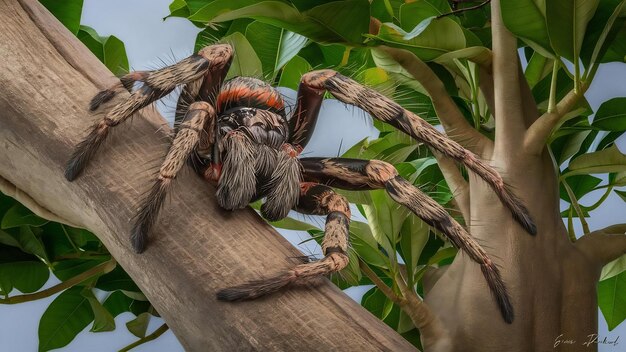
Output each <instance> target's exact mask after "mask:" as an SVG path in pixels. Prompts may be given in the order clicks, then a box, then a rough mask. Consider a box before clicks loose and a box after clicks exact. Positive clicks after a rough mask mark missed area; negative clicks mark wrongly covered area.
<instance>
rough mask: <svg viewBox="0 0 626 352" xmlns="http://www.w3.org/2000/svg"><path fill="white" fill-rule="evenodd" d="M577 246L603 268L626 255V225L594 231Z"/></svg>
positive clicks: (582, 238)
mask: <svg viewBox="0 0 626 352" xmlns="http://www.w3.org/2000/svg"><path fill="white" fill-rule="evenodd" d="M575 246H576V247H577V248H578V249H580V251H582V252H583V253H584V254H585V255H586V256H587V257H589V258H591V259H592V260H596V261H598V262H599V263H600V264H601V265H602V266H603V265H605V264H607V263H609V262H611V261H613V260H615V259H617V258H619V257H620V256H622V255H624V254H626V224H617V225H612V226H609V227H606V228H603V229H600V230H596V231H593V232H591V233H589V234H587V235H584V236H583V237H581V238H580V239H579V240H578V241H577V242H576V243H575Z"/></svg>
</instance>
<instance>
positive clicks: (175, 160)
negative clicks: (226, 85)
mask: <svg viewBox="0 0 626 352" xmlns="http://www.w3.org/2000/svg"><path fill="white" fill-rule="evenodd" d="M215 118H216V113H215V109H214V108H213V107H212V106H211V105H210V104H209V103H207V102H195V103H193V104H191V106H190V107H189V109H188V110H187V113H186V114H185V118H184V119H183V122H182V123H181V125H180V126H179V127H178V130H177V132H176V137H174V141H173V142H172V146H171V147H170V149H169V151H168V152H167V156H166V157H165V160H164V161H163V164H161V168H160V169H159V174H158V176H157V179H156V180H155V182H154V185H153V186H152V188H151V189H150V192H149V193H148V195H147V196H146V197H145V198H144V199H143V201H142V202H141V206H140V209H139V212H138V213H137V217H136V219H135V224H134V226H133V229H132V232H131V235H130V240H131V243H132V246H133V249H134V250H135V251H136V252H137V253H141V252H143V251H144V250H145V248H146V244H147V241H148V234H149V233H150V229H151V228H152V226H153V225H154V223H155V222H156V219H157V216H158V214H159V210H160V209H161V207H162V206H163V201H164V200H165V195H166V194H167V191H168V190H169V188H170V187H171V185H172V182H173V180H174V178H176V175H177V174H178V172H179V171H180V169H181V168H182V167H183V165H184V164H185V162H186V161H187V160H188V159H189V156H190V155H191V154H192V153H193V152H194V151H195V150H196V148H197V147H198V144H199V143H200V141H201V140H202V139H203V135H204V134H209V135H208V136H206V139H208V141H209V143H211V142H212V141H213V140H214V138H213V136H212V135H211V131H213V128H212V125H213V124H215ZM207 131H208V132H207Z"/></svg>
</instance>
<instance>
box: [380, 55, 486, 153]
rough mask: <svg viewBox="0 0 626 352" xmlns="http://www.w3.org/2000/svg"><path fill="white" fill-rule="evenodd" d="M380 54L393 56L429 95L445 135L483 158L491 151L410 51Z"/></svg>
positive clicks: (434, 77) (435, 76) (429, 71)
mask: <svg viewBox="0 0 626 352" xmlns="http://www.w3.org/2000/svg"><path fill="white" fill-rule="evenodd" d="M379 49H380V50H382V51H384V52H385V53H386V54H387V55H389V56H391V58H393V59H394V60H395V61H396V62H398V64H400V66H402V67H403V68H404V69H405V70H406V71H407V72H408V73H409V74H410V75H411V76H412V77H413V78H414V79H415V80H417V81H418V82H419V83H420V84H421V85H422V86H423V87H424V89H426V92H428V95H430V98H431V100H432V102H433V106H434V107H435V111H436V113H437V117H439V121H441V125H442V126H443V128H444V129H445V131H446V134H447V135H448V136H449V137H450V138H451V139H453V140H455V141H456V142H458V143H459V144H461V145H462V146H463V147H465V148H467V149H469V150H471V151H472V152H474V153H476V154H478V155H481V156H484V152H485V150H490V149H491V147H490V146H491V144H492V142H491V140H489V139H488V138H487V137H485V136H483V135H482V134H480V132H478V131H477V130H475V129H474V128H473V127H472V126H471V125H470V124H469V123H468V122H467V120H466V119H465V117H464V116H463V114H462V113H461V111H460V110H459V108H458V107H457V106H456V104H455V103H454V101H453V100H452V98H451V97H450V95H448V92H447V91H446V88H445V86H444V84H443V82H442V81H441V80H440V79H439V77H437V75H436V74H435V73H434V72H433V70H431V69H430V67H428V65H426V64H425V63H424V62H423V61H422V60H420V59H419V58H418V57H417V56H415V54H413V53H411V52H410V51H407V50H402V49H397V48H391V47H387V46H380V47H379Z"/></svg>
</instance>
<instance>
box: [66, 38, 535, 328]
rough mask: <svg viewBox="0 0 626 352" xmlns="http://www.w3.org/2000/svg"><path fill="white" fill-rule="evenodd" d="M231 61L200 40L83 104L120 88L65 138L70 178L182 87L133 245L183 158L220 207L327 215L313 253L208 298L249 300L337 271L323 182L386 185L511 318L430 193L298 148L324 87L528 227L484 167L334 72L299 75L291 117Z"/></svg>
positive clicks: (385, 167) (497, 289)
mask: <svg viewBox="0 0 626 352" xmlns="http://www.w3.org/2000/svg"><path fill="white" fill-rule="evenodd" d="M232 58H233V49H232V48H231V46H229V45H227V44H217V45H211V46H208V47H205V48H203V49H202V50H200V51H199V52H198V53H197V54H194V55H192V56H190V57H188V58H186V59H184V60H182V61H180V62H178V63H176V64H174V65H172V66H168V67H165V68H162V69H158V70H154V71H138V72H131V73H129V74H127V75H125V76H123V77H122V78H121V79H120V82H119V83H118V84H116V85H115V86H113V87H111V88H109V89H106V90H104V91H101V92H100V93H98V94H97V95H96V96H95V97H94V98H93V100H92V101H91V105H90V110H91V111H93V110H96V109H97V108H98V107H99V106H100V105H101V104H103V103H105V102H107V101H109V100H111V99H112V98H113V97H114V96H115V95H116V94H117V93H119V92H121V91H123V90H124V89H126V90H128V91H129V92H130V93H131V95H130V97H129V98H128V99H127V100H126V101H124V102H121V103H119V104H118V105H117V106H115V107H114V108H112V109H111V110H110V111H109V112H108V113H107V114H106V116H105V117H104V118H103V119H102V120H100V121H98V122H97V123H95V124H94V125H93V127H92V129H91V131H90V132H89V134H88V135H87V137H86V138H85V139H84V140H83V141H82V142H80V143H79V144H78V145H77V146H76V148H75V151H74V153H73V154H72V156H71V158H70V160H69V162H68V164H67V168H66V170H65V177H66V178H67V179H68V180H69V181H72V180H74V179H75V178H76V177H77V176H78V175H79V174H80V173H81V171H82V170H83V169H84V168H85V166H86V164H87V163H88V161H89V160H90V159H91V158H92V156H93V155H94V153H95V152H96V150H97V149H98V148H99V147H100V146H101V144H102V143H103V142H104V140H105V139H106V137H107V135H108V134H109V131H110V129H111V128H112V127H114V126H117V125H119V124H120V123H122V122H124V121H126V120H127V119H128V118H129V117H131V116H132V115H133V114H134V113H135V112H136V111H138V110H139V109H141V108H143V107H145V106H147V105H149V104H151V103H152V102H154V101H156V100H158V99H160V98H162V97H163V96H165V95H167V94H168V93H170V92H171V91H172V90H173V89H174V88H176V87H179V86H182V92H181V95H180V97H179V100H178V106H177V115H176V120H177V121H179V122H180V125H179V126H178V127H177V129H176V135H175V137H174V139H173V142H172V145H171V147H170V149H169V151H168V153H167V156H166V157H165V161H164V162H163V164H162V166H161V168H160V170H159V173H158V176H157V177H156V180H155V182H154V185H153V187H152V188H151V190H150V191H149V193H148V195H147V196H146V198H145V199H144V200H143V202H142V203H141V206H140V210H139V212H138V214H137V217H136V221H135V224H134V227H133V229H132V233H131V235H130V238H131V242H132V246H133V248H134V250H135V251H136V252H138V253H141V252H142V251H144V250H145V248H146V244H147V239H148V234H149V233H150V229H151V228H152V226H153V225H154V224H155V221H156V218H157V215H158V212H159V210H160V209H161V207H162V205H163V201H164V199H165V195H166V192H167V191H168V190H169V189H170V187H171V185H172V182H173V180H174V178H175V177H176V175H177V173H178V172H179V171H180V170H181V168H182V167H183V165H184V164H185V163H186V162H188V163H189V164H190V165H191V166H192V167H193V169H194V170H195V171H196V172H197V173H198V174H199V175H200V176H201V177H203V178H204V179H205V180H207V181H208V182H211V183H217V200H218V203H219V205H220V206H221V207H222V208H224V209H229V210H234V209H241V208H244V207H246V206H247V205H248V204H249V203H250V202H251V201H254V200H257V199H261V198H265V203H264V204H263V206H262V207H261V214H262V215H263V217H264V218H266V219H268V220H272V221H274V220H279V219H282V218H284V217H286V216H287V213H288V212H289V211H290V210H291V209H295V210H296V211H299V212H301V213H305V214H316V215H326V225H325V235H324V239H323V241H322V250H323V252H324V258H323V259H321V260H319V261H316V262H311V263H304V264H300V265H297V266H295V267H294V268H293V269H292V270H289V271H287V272H284V273H282V274H279V275H277V276H274V277H270V278H267V279H264V280H258V281H252V282H248V283H246V284H243V285H240V286H237V287H231V288H226V289H223V290H221V291H219V292H218V293H217V298H218V299H220V300H226V301H235V300H243V299H252V298H256V297H259V296H262V295H265V294H268V293H272V292H274V291H277V290H279V289H281V288H283V287H286V286H294V285H299V284H302V283H308V282H312V281H313V280H314V279H316V278H319V277H321V276H323V275H327V274H330V273H333V272H337V271H339V270H341V269H343V268H344V267H346V265H347V264H348V255H347V250H348V234H349V224H350V207H349V203H348V202H347V200H346V199H345V198H344V197H343V196H341V195H339V194H337V193H335V191H334V190H333V188H332V187H335V188H341V189H347V190H372V189H385V190H387V192H388V193H389V195H390V196H391V198H392V199H394V200H395V201H396V202H398V203H400V204H402V205H404V206H406V207H407V208H409V209H410V210H411V211H412V212H413V213H415V214H416V215H417V216H419V217H420V218H422V219H423V220H424V221H425V222H426V223H428V224H429V225H431V226H432V227H434V228H435V229H437V230H439V231H440V232H441V233H443V234H444V235H445V236H447V238H448V239H449V240H450V241H451V242H452V243H453V244H454V245H455V246H456V247H458V248H460V249H461V250H463V251H464V252H465V253H467V254H468V255H469V256H470V258H471V259H472V260H473V261H475V262H476V263H478V264H480V267H481V269H482V272H483V275H484V277H485V279H486V281H487V284H488V286H489V289H490V290H491V292H492V294H493V296H494V297H495V299H496V301H497V303H498V306H499V308H500V311H501V313H502V316H503V318H504V320H505V321H507V322H509V323H510V322H512V320H513V307H512V305H511V302H510V298H509V296H508V294H507V292H506V288H505V285H504V283H503V281H502V278H501V276H500V273H499V270H498V268H497V266H496V265H495V264H494V263H493V262H492V261H491V259H490V258H489V257H488V255H487V253H486V252H485V251H484V250H483V249H482V248H481V246H480V245H479V244H478V243H476V241H475V240H474V239H473V238H472V237H471V236H470V235H469V233H468V232H467V231H466V230H465V229H464V228H463V226H461V225H460V224H459V223H457V222H456V221H455V220H454V219H453V218H452V217H450V215H449V214H448V213H447V212H446V211H445V210H444V208H443V207H441V206H440V205H439V204H438V203H437V202H436V201H434V200H433V199H431V198H429V197H428V196H427V195H426V194H424V193H423V192H422V191H420V189H419V188H417V187H415V186H414V185H413V184H411V183H410V182H409V181H407V180H405V179H404V178H402V177H401V176H399V174H398V172H397V171H396V169H395V168H394V167H393V166H392V165H391V164H389V163H386V162H384V161H379V160H358V159H346V158H301V159H298V155H299V154H300V152H301V151H302V149H303V148H304V147H305V146H306V144H307V142H308V141H309V139H310V137H311V134H312V133H313V129H314V127H315V122H316V120H317V116H318V113H319V110H320V106H321V103H322V99H323V97H324V93H325V92H329V93H330V94H332V95H333V96H334V97H335V98H337V99H338V100H340V101H342V102H343V103H346V104H352V105H355V106H357V107H359V108H361V109H363V110H365V111H366V112H368V113H369V114H370V115H372V116H373V117H374V118H377V119H379V120H381V121H383V122H386V123H388V124H390V125H392V126H394V127H396V128H398V129H399V130H401V131H403V132H404V133H406V134H408V135H410V136H412V137H413V138H415V139H417V140H419V141H422V142H423V143H425V144H427V145H428V146H429V147H430V148H432V149H434V150H436V151H438V152H440V153H442V154H444V155H446V156H448V157H451V158H453V159H454V160H456V161H457V162H459V163H462V164H463V165H465V167H467V169H468V170H470V171H472V172H474V173H475V174H477V175H478V176H480V177H481V178H482V179H483V180H485V181H486V182H487V183H488V184H489V185H490V186H491V188H493V190H494V191H495V192H496V194H497V195H498V197H499V199H500V200H501V201H502V203H503V204H504V205H505V206H506V207H507V208H508V209H510V211H511V214H512V215H513V217H514V218H515V220H516V221H517V222H518V223H519V224H520V225H521V226H523V228H525V229H526V231H527V232H529V233H531V234H535V232H536V228H535V225H534V224H533V222H532V220H531V218H530V216H529V215H528V211H527V210H526V208H525V207H524V205H523V204H522V203H521V202H520V201H519V199H518V198H517V197H516V196H515V195H514V194H513V193H512V192H511V191H510V190H509V189H508V188H507V187H506V186H505V184H504V182H503V180H502V178H501V176H500V175H499V174H498V173H497V172H496V171H495V170H494V169H493V168H492V167H490V166H489V165H487V164H486V163H484V162H483V161H481V160H480V159H478V157H477V156H476V155H474V154H473V153H471V152H470V151H468V150H466V149H464V148H463V147H461V146H460V145H459V144H457V143H456V142H454V141H452V140H450V139H448V138H447V137H446V136H444V135H443V134H442V133H440V132H439V131H437V130H436V129H435V128H433V127H432V126H431V125H430V124H428V123H427V122H426V121H424V120H422V119H421V118H420V117H419V116H417V115H416V114H414V113H412V112H410V111H408V110H405V109H404V108H402V107H401V106H400V105H398V104H397V103H395V102H394V101H392V100H391V99H389V98H387V97H385V96H384V95H382V94H380V93H378V92H376V91H374V90H372V89H370V88H367V87H364V86H362V85H360V84H359V83H357V82H355V81H354V80H352V79H350V78H348V77H345V76H343V75H341V74H339V73H337V72H335V71H333V70H319V71H313V72H309V73H306V74H304V75H303V76H302V80H301V83H300V87H299V89H298V95H297V101H296V105H295V108H294V110H293V113H292V116H291V118H287V114H286V112H285V103H284V101H283V98H282V96H281V94H280V93H279V92H278V91H277V90H276V89H275V88H273V87H272V86H271V85H269V84H267V83H265V82H263V81H261V80H258V79H255V78H250V77H236V78H233V79H231V80H228V81H224V79H225V76H226V73H227V71H228V68H229V67H230V63H231V61H232ZM137 87H138V88H137Z"/></svg>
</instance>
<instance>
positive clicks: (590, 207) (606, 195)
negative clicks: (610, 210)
mask: <svg viewBox="0 0 626 352" xmlns="http://www.w3.org/2000/svg"><path fill="white" fill-rule="evenodd" d="M612 190H613V186H607V188H606V191H605V192H604V194H603V195H602V197H600V199H598V201H597V202H595V203H593V204H592V205H590V206H588V207H585V208H586V210H587V211H591V210H595V209H596V208H598V207H599V206H600V205H601V204H602V203H604V201H605V200H606V198H607V197H608V196H609V194H611V191H612Z"/></svg>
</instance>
